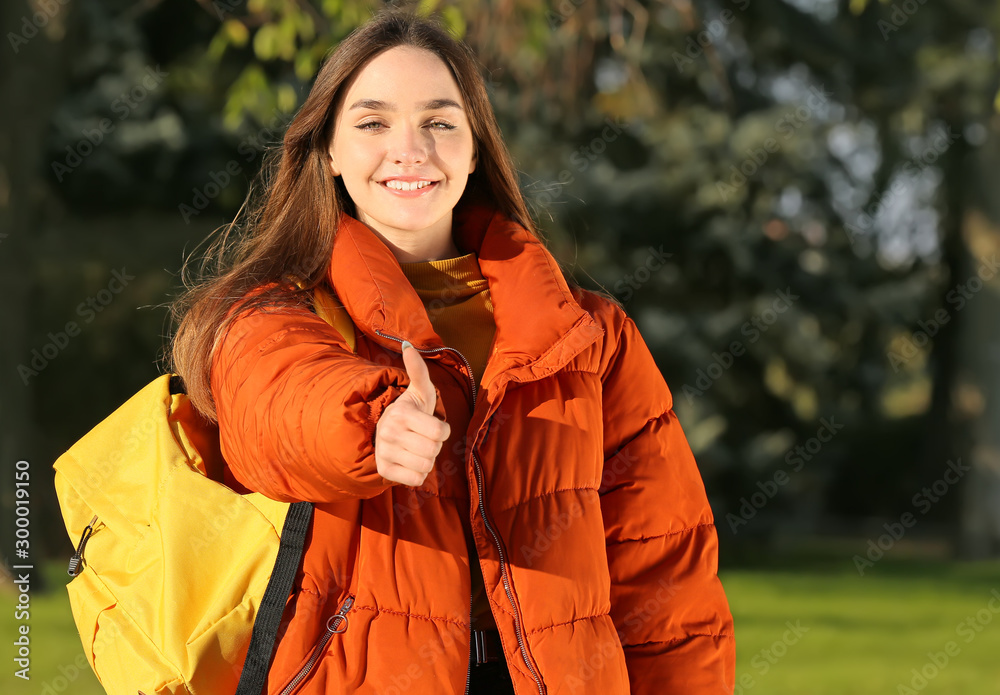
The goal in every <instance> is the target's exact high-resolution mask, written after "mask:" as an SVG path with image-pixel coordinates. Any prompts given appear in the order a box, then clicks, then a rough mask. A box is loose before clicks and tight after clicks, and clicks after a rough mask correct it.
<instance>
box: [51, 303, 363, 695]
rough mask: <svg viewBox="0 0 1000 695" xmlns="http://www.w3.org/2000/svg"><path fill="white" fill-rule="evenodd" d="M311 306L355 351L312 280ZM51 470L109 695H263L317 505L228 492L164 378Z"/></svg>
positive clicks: (173, 384) (210, 446)
mask: <svg viewBox="0 0 1000 695" xmlns="http://www.w3.org/2000/svg"><path fill="white" fill-rule="evenodd" d="M314 309H315V311H316V313H317V314H318V315H319V316H321V317H322V318H323V319H324V320H326V321H327V322H328V323H330V324H331V325H333V326H335V327H336V328H337V329H338V330H339V331H340V332H341V334H342V335H344V337H345V338H346V339H347V342H348V344H349V345H350V348H351V350H352V351H353V350H354V349H355V340H354V327H353V325H352V324H351V320H350V317H349V316H348V315H347V313H346V311H344V309H343V307H341V306H340V305H339V304H338V302H337V301H336V300H335V299H334V298H333V297H332V296H331V295H329V294H328V293H326V292H324V291H322V290H319V289H318V288H317V290H315V291H314ZM54 468H55V471H56V474H55V486H56V493H57V495H58V497H59V505H60V508H61V511H62V515H63V520H64V521H65V523H66V530H67V532H68V533H69V535H70V538H71V539H72V540H73V542H74V544H78V545H77V550H76V552H75V553H74V555H73V558H72V559H71V560H70V570H69V572H70V574H71V575H73V576H74V579H73V580H72V581H70V582H69V584H68V585H67V590H68V592H69V597H70V604H71V606H72V610H73V618H74V620H75V621H76V626H77V629H78V630H79V633H80V638H81V641H82V643H83V648H84V653H85V654H86V656H87V659H88V661H89V662H90V665H91V667H92V668H93V669H94V673H95V674H97V678H98V680H100V682H101V685H102V686H103V687H104V689H105V690H106V691H107V692H108V693H109V695H136V693H144V694H145V695H155V694H157V693H172V694H185V695H209V694H211V695H220V694H221V693H234V692H237V693H239V695H244V694H245V695H250V694H251V693H253V695H258V694H259V693H260V692H261V691H262V689H263V685H264V683H265V679H266V674H267V670H268V668H269V666H270V660H271V657H272V654H273V648H274V642H275V637H276V633H277V629H278V626H279V624H280V620H281V615H282V612H283V610H284V607H285V603H286V601H287V599H288V596H289V593H290V590H291V584H292V580H293V579H294V576H295V574H296V572H297V570H298V566H299V562H300V560H301V554H302V547H303V543H304V539H305V535H306V532H307V530H308V528H309V524H310V522H311V518H312V505H311V504H310V503H308V502H300V503H295V504H291V505H290V504H288V503H282V502H276V501H274V500H271V499H269V498H267V497H265V496H263V495H261V494H259V493H250V494H238V493H237V492H235V491H234V490H232V489H230V488H229V487H227V486H225V485H224V484H223V483H222V471H223V468H224V463H223V460H222V456H221V454H220V452H219V438H218V428H217V426H215V425H213V424H211V423H209V422H208V421H207V420H205V419H204V418H202V417H201V416H200V415H199V414H198V412H197V411H196V410H195V409H194V407H193V406H192V405H191V403H190V402H189V400H188V397H187V395H186V394H184V393H183V385H182V382H181V379H180V378H179V377H177V376H176V375H171V374H164V375H162V376H159V377H157V378H156V379H154V380H153V381H152V382H150V383H149V384H148V385H147V386H145V387H144V388H143V389H142V390H140V391H139V392H138V393H136V394H135V395H134V396H132V397H131V398H130V399H129V400H128V401H126V402H125V403H124V404H123V405H122V406H120V407H119V408H118V409H117V410H116V411H115V412H114V413H112V414H111V415H110V416H108V417H107V418H106V419H105V420H104V421H102V422H101V423H100V424H98V425H97V426H96V427H94V428H93V429H92V430H91V431H90V432H89V433H87V434H86V435H85V436H84V437H83V438H81V439H80V440H79V441H78V442H76V443H75V444H74V445H73V446H72V447H71V448H70V449H68V450H67V451H66V452H65V453H64V454H63V455H62V456H60V457H59V459H58V460H57V461H56V462H55V464H54ZM279 545H280V552H279ZM241 674H242V676H241Z"/></svg>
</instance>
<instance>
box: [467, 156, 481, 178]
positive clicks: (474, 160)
mask: <svg viewBox="0 0 1000 695" xmlns="http://www.w3.org/2000/svg"><path fill="white" fill-rule="evenodd" d="M478 157H479V154H478V153H477V152H473V153H472V163H471V164H469V173H470V174H471V173H472V172H474V171H475V170H476V159H477V158H478Z"/></svg>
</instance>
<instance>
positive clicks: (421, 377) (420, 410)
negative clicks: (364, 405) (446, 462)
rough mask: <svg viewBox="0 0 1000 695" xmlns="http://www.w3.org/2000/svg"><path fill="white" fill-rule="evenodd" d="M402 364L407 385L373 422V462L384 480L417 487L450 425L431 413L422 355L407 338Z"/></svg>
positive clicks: (432, 401)
mask: <svg viewBox="0 0 1000 695" xmlns="http://www.w3.org/2000/svg"><path fill="white" fill-rule="evenodd" d="M403 366H404V367H405V368H406V374H407V376H409V377H410V385H409V386H407V387H406V391H404V392H403V395H401V396H400V397H399V398H397V399H396V400H394V401H393V402H392V403H390V404H389V405H388V406H386V408H385V410H383V411H382V415H381V417H379V420H378V423H377V424H376V425H375V466H376V468H377V469H378V472H379V475H381V476H382V477H383V478H385V479H386V480H391V481H393V482H396V483H402V484H403V485H410V486H411V487H417V486H419V485H422V484H423V482H424V480H425V479H426V478H427V475H428V474H429V473H430V472H431V470H432V469H433V468H434V461H435V459H437V455H438V453H439V452H440V451H441V447H442V446H443V445H444V442H445V441H447V439H448V436H449V435H450V434H451V425H449V424H448V423H447V422H445V421H443V420H441V419H439V418H437V417H434V415H433V413H434V405H435V402H436V398H437V397H436V395H435V393H434V384H433V383H432V382H431V376H430V374H429V373H428V371H427V365H426V364H425V363H424V358H423V357H421V356H420V353H419V352H418V351H417V350H416V348H414V347H413V345H411V344H410V343H409V341H407V342H404V343H403Z"/></svg>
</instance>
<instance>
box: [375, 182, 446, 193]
mask: <svg viewBox="0 0 1000 695" xmlns="http://www.w3.org/2000/svg"><path fill="white" fill-rule="evenodd" d="M437 183H438V182H437V181H400V180H399V179H390V180H388V181H383V182H381V183H380V184H379V185H381V186H385V187H386V188H388V189H389V190H392V191H401V192H409V191H420V190H423V189H425V188H430V187H431V186H435V185H437Z"/></svg>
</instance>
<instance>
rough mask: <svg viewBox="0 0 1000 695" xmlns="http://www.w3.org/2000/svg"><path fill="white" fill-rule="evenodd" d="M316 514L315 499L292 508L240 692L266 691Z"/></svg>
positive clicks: (251, 694) (259, 612)
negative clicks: (282, 625)
mask: <svg viewBox="0 0 1000 695" xmlns="http://www.w3.org/2000/svg"><path fill="white" fill-rule="evenodd" d="M312 514H313V505H312V503H311V502H296V503H294V504H292V505H291V506H289V508H288V515H287V516H286V517H285V523H284V525H283V526H282V529H281V543H280V545H279V546H278V557H277V558H276V559H275V561H274V571H272V572H271V578H270V579H269V580H268V582H267V589H266V590H265V591H264V598H263V599H261V602H260V607H259V608H258V609H257V617H256V618H255V619H254V621H253V633H252V635H251V637H250V648H249V649H248V650H247V658H246V661H244V662H243V673H242V674H240V684H239V685H238V686H237V688H236V695H260V693H262V692H263V690H264V684H265V683H266V682H267V672H268V669H270V667H271V657H272V655H273V654H274V641H275V638H276V637H277V635H278V626H279V625H280V624H281V616H282V614H283V613H284V611H285V604H286V603H287V602H288V596H289V595H290V594H291V592H292V581H293V580H294V579H295V574H296V573H297V572H298V570H299V563H300V562H301V561H302V549H303V547H304V546H305V542H306V533H307V532H308V531H309V524H310V522H311V521H312Z"/></svg>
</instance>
